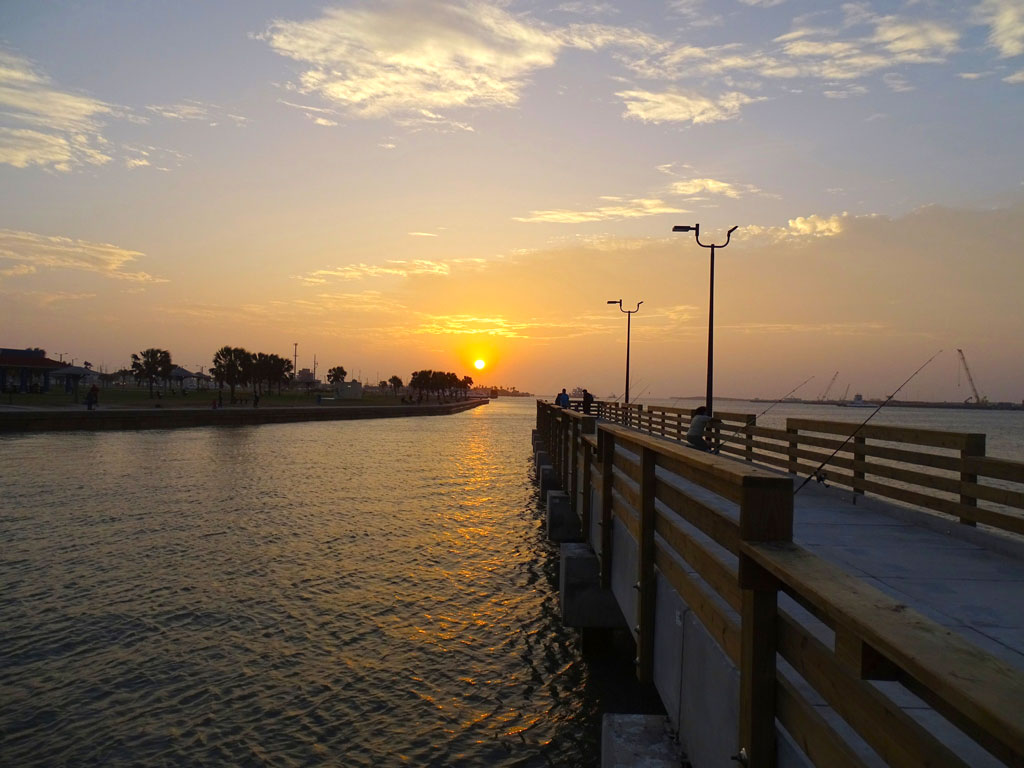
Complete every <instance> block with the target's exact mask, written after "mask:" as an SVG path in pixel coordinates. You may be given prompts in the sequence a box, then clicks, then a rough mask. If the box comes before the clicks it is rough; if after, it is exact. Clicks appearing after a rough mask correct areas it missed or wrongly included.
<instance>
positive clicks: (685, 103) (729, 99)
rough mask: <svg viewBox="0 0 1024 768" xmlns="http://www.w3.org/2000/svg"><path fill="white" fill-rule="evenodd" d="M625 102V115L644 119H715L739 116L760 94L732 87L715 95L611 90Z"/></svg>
mask: <svg viewBox="0 0 1024 768" xmlns="http://www.w3.org/2000/svg"><path fill="white" fill-rule="evenodd" d="M615 95H616V96H618V97H619V98H620V99H622V100H623V101H624V102H625V104H626V113H625V116H626V117H631V118H635V119H637V120H642V121H643V122H645V123H692V124H693V125H699V124H701V123H717V122H721V121H723V120H732V119H735V118H736V117H738V116H739V114H740V110H741V109H742V108H743V107H744V106H746V105H747V104H752V103H753V102H755V101H760V98H755V97H751V96H747V95H746V94H743V93H739V92H738V91H734V92H731V93H724V94H722V95H721V96H719V97H718V98H717V99H716V98H711V97H708V96H703V95H701V94H699V93H696V92H694V91H663V92H661V93H655V92H652V91H641V90H631V91H620V92H618V93H616V94H615Z"/></svg>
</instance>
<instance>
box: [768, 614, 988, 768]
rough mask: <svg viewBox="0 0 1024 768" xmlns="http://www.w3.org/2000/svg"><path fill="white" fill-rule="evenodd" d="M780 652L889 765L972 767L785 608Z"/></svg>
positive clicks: (907, 767)
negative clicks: (851, 668) (848, 666)
mask: <svg viewBox="0 0 1024 768" xmlns="http://www.w3.org/2000/svg"><path fill="white" fill-rule="evenodd" d="M778 643H779V645H778V647H779V653H780V654H781V655H782V658H784V659H785V660H786V661H788V662H789V663H790V664H792V665H793V668H794V669H795V670H796V671H797V673H798V674H799V675H800V676H801V677H802V678H803V679H804V680H806V681H807V682H808V683H809V684H810V685H811V687H812V688H814V690H816V691H817V692H818V693H819V694H821V696H822V698H824V699H825V701H827V702H828V703H829V706H831V707H832V709H833V710H835V712H836V714H838V715H839V716H840V717H842V718H843V719H844V720H845V721H846V722H847V723H849V724H850V726H852V727H853V729H854V730H855V731H856V732H857V733H858V734H860V736H861V738H863V739H864V740H865V741H866V742H867V743H868V744H870V745H871V748H872V749H874V750H875V752H877V753H878V755H879V757H881V758H882V759H883V760H884V761H885V762H886V764H887V765H890V766H893V768H918V766H921V765H934V766H949V768H968V766H967V764H966V763H964V762H963V761H962V760H961V759H960V758H958V757H957V756H956V755H955V754H953V752H952V751H950V750H949V749H948V748H947V747H946V746H945V745H944V744H942V743H941V742H940V741H939V740H938V739H936V738H935V737H934V736H933V735H932V734H931V733H930V732H929V731H928V730H927V729H925V728H924V727H923V726H922V725H921V724H920V723H918V722H917V721H916V720H915V719H914V718H912V717H911V716H910V715H908V714H907V713H905V712H904V711H903V710H902V709H900V707H899V705H898V704H896V703H895V702H894V701H893V700H892V699H890V698H889V697H888V696H886V695H885V694H883V693H882V692H881V691H880V690H879V689H878V688H876V687H875V686H873V685H871V684H870V683H866V682H864V681H863V680H861V679H860V678H858V677H857V676H855V675H853V674H852V673H851V672H850V671H849V670H848V669H846V668H845V667H844V666H843V665H841V664H840V663H839V662H838V660H837V659H836V658H835V656H834V655H833V654H832V652H831V651H829V649H828V648H827V647H826V646H825V644H824V643H822V642H821V641H820V640H818V639H817V638H816V637H814V635H812V634H811V633H810V632H809V631H808V630H807V629H806V628H805V627H803V626H801V625H800V623H799V622H798V621H797V620H796V619H794V618H793V617H792V616H790V615H789V614H787V613H786V612H785V611H780V612H779V639H778Z"/></svg>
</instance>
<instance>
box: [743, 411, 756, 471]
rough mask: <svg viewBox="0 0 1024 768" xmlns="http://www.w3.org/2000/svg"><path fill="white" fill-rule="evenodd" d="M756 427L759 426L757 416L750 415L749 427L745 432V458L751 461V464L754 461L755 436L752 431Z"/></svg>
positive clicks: (748, 418) (748, 419)
mask: <svg viewBox="0 0 1024 768" xmlns="http://www.w3.org/2000/svg"><path fill="white" fill-rule="evenodd" d="M756 426H757V416H756V415H754V414H750V415H749V416H747V426H746V428H745V429H744V430H743V431H744V438H743V445H744V451H743V458H745V459H746V460H747V461H751V462H752V461H753V460H754V434H753V432H752V431H751V430H752V429H753V428H754V427H756Z"/></svg>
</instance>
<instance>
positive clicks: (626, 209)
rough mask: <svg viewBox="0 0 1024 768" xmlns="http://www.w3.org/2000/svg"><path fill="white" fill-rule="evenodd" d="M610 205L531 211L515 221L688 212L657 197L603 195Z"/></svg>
mask: <svg viewBox="0 0 1024 768" xmlns="http://www.w3.org/2000/svg"><path fill="white" fill-rule="evenodd" d="M601 200H606V201H608V205H601V206H598V207H596V208H592V209H590V210H575V211H574V210H567V209H554V210H547V211H530V215H529V216H515V217H513V221H522V222H528V223H545V224H584V223H589V222H594V221H615V220H621V219H635V218H640V217H643V216H656V215H658V214H662V213H688V211H686V210H685V209H683V208H675V207H673V206H671V205H669V204H668V203H666V202H665V201H663V200H659V199H657V198H623V197H610V196H609V197H602V198H601Z"/></svg>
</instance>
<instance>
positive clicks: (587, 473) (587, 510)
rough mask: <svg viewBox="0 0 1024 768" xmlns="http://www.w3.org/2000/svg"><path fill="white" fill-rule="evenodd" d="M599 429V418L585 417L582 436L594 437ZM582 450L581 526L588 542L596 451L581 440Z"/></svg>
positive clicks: (592, 512)
mask: <svg viewBox="0 0 1024 768" xmlns="http://www.w3.org/2000/svg"><path fill="white" fill-rule="evenodd" d="M596 428H597V418H596V417H594V416H584V417H583V426H582V427H581V435H592V434H594V432H595V430H596ZM580 450H581V451H582V452H583V482H582V483H581V485H582V489H581V490H582V493H583V503H582V505H581V511H580V524H581V526H582V528H583V540H584V541H586V542H589V541H590V521H591V518H592V516H593V514H594V504H593V489H592V478H593V474H594V469H593V466H594V461H593V456H594V451H593V449H592V448H591V447H590V443H588V442H587V441H586V440H582V439H581V440H580Z"/></svg>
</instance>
